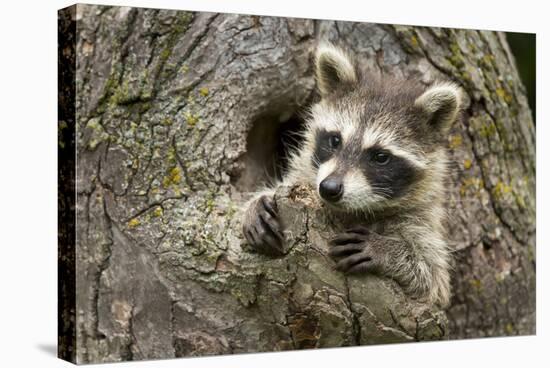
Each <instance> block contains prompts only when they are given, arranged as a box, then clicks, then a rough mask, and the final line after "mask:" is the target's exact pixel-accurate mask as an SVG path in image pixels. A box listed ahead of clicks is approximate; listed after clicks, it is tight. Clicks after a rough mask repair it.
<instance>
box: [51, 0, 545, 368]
mask: <svg viewBox="0 0 550 368" xmlns="http://www.w3.org/2000/svg"><path fill="white" fill-rule="evenodd" d="M75 8H76V9H75ZM72 11H73V13H72V15H71V13H70V12H67V11H61V12H60V16H61V17H60V29H62V28H64V29H69V30H70V29H71V27H72V26H73V27H74V25H75V24H76V38H75V39H74V40H70V39H69V40H65V39H64V40H60V45H62V44H63V41H65V42H67V46H66V48H68V49H70V48H71V45H72V47H75V49H73V54H74V56H75V57H76V72H75V74H76V76H75V83H76V91H77V93H76V99H75V104H76V105H75V106H76V122H75V121H74V119H71V117H68V118H67V117H66V118H65V119H62V118H61V117H60V120H63V121H64V124H65V125H67V124H68V125H69V128H71V129H74V127H76V138H75V142H76V155H77V165H76V254H75V257H76V258H75V259H74V262H76V269H73V271H74V272H75V273H76V290H77V292H76V296H75V297H74V305H73V309H71V308H69V307H68V306H66V305H63V306H62V307H63V312H64V313H65V314H63V316H64V320H67V321H69V320H70V317H69V316H71V317H72V318H73V320H72V321H73V323H72V324H71V322H66V326H65V327H63V326H61V327H63V328H64V329H63V332H62V331H61V330H60V334H61V335H63V336H65V338H61V339H60V355H61V356H64V357H67V358H68V359H73V360H74V359H76V361H78V362H79V363H84V362H107V361H118V360H127V359H134V360H138V359H152V358H169V357H177V356H189V355H208V354H224V353H240V352H256V351H272V350H284V349H297V348H310V347H328V346H346V345H358V344H374V343H388V342H398V341H419V340H426V339H442V338H452V339H456V338H467V337H482V336H503V335H517V334H533V333H534V332H535V132H534V130H535V129H534V124H533V121H532V119H531V115H530V111H529V108H528V106H527V101H526V97H525V91H524V88H523V86H522V84H521V82H520V80H519V77H518V74H517V71H516V67H515V63H514V60H513V57H512V55H511V53H510V50H509V49H508V46H507V43H506V41H505V38H504V36H503V34H501V33H497V32H488V31H470V30H454V29H441V28H425V27H409V26H392V25H379V24H370V23H352V22H334V21H315V20H307V19H294V18H275V17H260V16H244V15H230V14H215V13H190V12H184V11H174V10H154V9H138V8H124V7H107V6H88V5H77V6H75V7H73V8H72ZM71 25H72V26H71ZM324 38H328V39H330V40H332V41H334V42H335V43H337V44H339V45H342V46H343V47H344V48H346V49H348V50H349V51H350V53H352V54H354V55H356V56H357V59H358V61H359V62H360V63H361V64H362V65H364V67H365V68H369V69H371V70H375V71H380V72H381V73H384V74H395V73H397V74H399V75H403V76H407V77H408V76H411V77H415V78H420V79H421V80H423V81H424V82H426V83H429V82H431V81H432V80H434V79H438V78H443V79H452V80H454V81H456V82H458V83H459V84H460V85H461V86H462V87H463V88H464V90H465V92H466V95H467V96H468V97H467V98H468V103H467V107H466V109H465V113H464V119H463V121H461V122H459V123H458V124H456V125H455V126H454V128H453V130H452V134H451V135H450V137H449V150H450V152H451V157H452V168H453V169H452V177H451V182H452V183H451V185H450V186H449V189H450V190H449V193H450V195H449V206H448V207H449V213H450V216H449V220H450V221H449V230H450V244H451V246H452V248H453V249H454V271H453V286H452V290H453V298H452V301H451V305H450V307H449V308H448V310H447V311H446V315H447V316H446V317H445V315H444V313H443V312H441V311H437V310H434V309H432V308H430V307H429V306H426V305H423V304H422V303H419V302H417V301H414V300H410V299H409V298H407V297H406V296H405V295H403V293H402V292H401V291H400V289H399V288H398V287H396V285H395V284H394V283H393V281H391V280H385V279H381V278H377V277H374V276H363V277H345V276H343V275H342V274H340V273H338V272H337V271H335V270H333V269H332V264H331V262H330V261H329V260H328V259H327V257H326V256H325V254H326V245H325V243H326V242H325V241H324V238H326V236H327V234H329V233H330V231H331V226H330V223H331V221H330V219H327V218H326V216H325V215H324V214H322V213H321V212H319V211H318V210H317V209H316V206H315V198H314V196H312V195H311V194H310V193H308V190H307V188H281V189H280V190H279V191H278V192H277V195H276V200H277V202H278V204H279V208H280V213H281V217H282V219H283V222H284V223H286V224H287V228H288V229H289V231H288V233H289V234H291V235H290V238H289V242H288V244H289V253H288V254H287V255H286V256H284V257H282V258H275V259H274V258H269V257H266V256H263V255H258V254H255V253H252V252H249V251H248V250H247V249H246V247H243V244H244V239H243V237H242V236H241V225H240V210H241V209H242V207H243V203H244V201H245V200H246V199H247V198H248V196H249V192H251V191H253V190H254V189H256V188H258V187H259V185H261V184H262V182H265V181H267V180H270V178H271V179H272V178H274V177H275V176H277V175H279V174H280V166H281V165H283V166H284V158H285V156H284V148H281V147H282V144H284V142H285V138H284V137H286V136H287V135H288V134H287V133H291V132H293V131H295V130H297V129H299V127H300V118H299V112H300V111H301V110H302V109H303V108H304V107H305V106H307V104H308V103H310V102H311V101H312V99H314V98H315V93H316V92H315V81H314V77H313V70H312V51H313V50H314V48H315V45H316V43H317V42H318V40H320V39H324ZM60 47H61V46H60ZM61 54H62V53H61V51H60V55H61ZM60 57H61V56H60ZM60 63H61V61H60ZM60 65H62V66H63V68H70V65H71V64H70V63H64V64H63V63H62V64H60ZM60 88H61V87H60ZM60 95H61V96H63V95H70V92H66V93H65V94H64V93H63V91H60ZM67 100H69V101H70V98H69V97H67ZM62 101H63V100H62V99H61V98H60V104H62V103H63V102H62ZM60 127H61V122H60ZM71 129H69V131H71ZM281 137H283V138H281ZM62 138H63V136H62V135H60V140H61V139H62ZM65 139H66V138H65ZM62 143H63V142H61V141H60V146H61V144H62ZM69 148H70V145H69ZM73 149H74V147H73ZM61 151H63V149H62V148H61V147H60V152H61ZM66 165H69V164H66ZM62 167H64V166H63V165H62V164H60V169H61V168H62ZM69 194H70V193H68V192H65V196H64V195H63V194H61V193H60V203H61V202H63V199H65V200H67V196H69ZM63 203H65V202H63ZM69 207H70V206H69ZM68 218H70V217H68ZM60 226H61V225H60ZM63 231H68V232H70V231H71V229H70V227H68V228H66V229H65V230H63V229H61V228H60V251H61V252H65V251H71V248H70V247H71V244H70V236H61V233H63ZM64 234H65V233H64ZM292 234H293V235H292ZM70 258H71V255H70V254H69V255H67V257H66V258H64V259H60V267H61V266H63V267H65V268H63V270H66V269H67V267H69V271H67V275H70V273H71V270H70V266H71V263H70ZM73 266H74V265H73ZM60 270H61V268H60ZM64 274H65V273H62V272H60V275H64ZM73 277H74V273H73ZM67 280H70V279H67ZM73 284H74V280H73ZM64 285H65V286H67V285H68V286H67V287H70V285H72V284H70V281H67V284H63V282H61V284H60V290H61V287H62V286H64ZM60 293H61V296H62V297H63V296H65V297H66V296H67V295H69V296H70V295H71V293H70V291H67V292H66V293H65V294H63V293H62V292H61V291H60ZM69 304H70V303H69ZM60 306H61V304H60ZM60 312H61V310H60ZM447 320H448V322H447ZM75 321H76V322H75ZM71 333H72V334H73V335H74V336H73V337H74V339H73V338H70V337H67V336H69V335H70V334H71ZM74 340H76V343H74ZM70 349H72V350H70ZM69 351H70V352H69Z"/></svg>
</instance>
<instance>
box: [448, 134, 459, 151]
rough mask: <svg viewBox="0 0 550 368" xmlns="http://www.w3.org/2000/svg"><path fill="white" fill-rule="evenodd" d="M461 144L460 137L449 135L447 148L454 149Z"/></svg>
mask: <svg viewBox="0 0 550 368" xmlns="http://www.w3.org/2000/svg"><path fill="white" fill-rule="evenodd" d="M461 144H462V137H461V136H459V135H451V136H450V137H449V147H450V148H452V149H455V148H457V147H459V146H460V145H461Z"/></svg>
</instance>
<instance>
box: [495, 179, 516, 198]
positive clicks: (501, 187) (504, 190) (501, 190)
mask: <svg viewBox="0 0 550 368" xmlns="http://www.w3.org/2000/svg"><path fill="white" fill-rule="evenodd" d="M511 192H512V187H511V186H510V185H507V184H504V183H503V182H501V181H499V182H498V183H497V184H496V185H495V186H494V187H493V195H494V196H495V198H497V199H498V198H502V197H503V196H504V195H505V194H508V193H511Z"/></svg>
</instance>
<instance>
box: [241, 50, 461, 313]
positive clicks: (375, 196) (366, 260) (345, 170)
mask: <svg viewBox="0 0 550 368" xmlns="http://www.w3.org/2000/svg"><path fill="white" fill-rule="evenodd" d="M315 64H316V65H315V69H316V77H317V81H318V86H319V90H320V95H321V100H320V102H318V103H317V104H315V105H313V106H312V107H311V109H310V112H309V116H308V118H307V121H306V129H305V133H304V142H303V144H302V146H301V148H299V149H298V150H297V151H296V152H294V153H293V154H292V156H291V159H290V162H289V170H288V173H287V174H286V176H285V177H284V179H283V182H282V183H281V184H284V185H295V184H306V185H311V186H312V187H313V188H315V190H316V192H317V193H318V194H319V196H320V198H321V199H322V200H323V202H324V203H325V204H326V205H327V206H326V207H328V208H329V209H331V210H334V211H341V214H342V215H345V216H349V215H353V216H354V218H357V219H359V220H358V221H357V223H358V226H355V227H353V228H351V229H349V230H347V231H345V232H343V233H341V234H338V235H336V236H334V238H333V239H332V240H331V241H330V245H331V249H330V253H329V255H330V256H331V257H332V258H333V259H334V260H335V262H336V268H337V269H338V270H341V271H343V272H347V273H365V272H369V273H374V274H379V275H384V276H387V277H391V278H393V279H394V280H396V281H397V282H398V283H399V284H400V285H401V286H402V287H403V289H404V290H405V291H406V292H407V293H409V295H411V296H413V297H417V298H420V299H422V300H426V301H427V302H430V303H434V304H438V305H441V306H446V305H447V304H448V301H449V297H450V290H449V287H450V286H449V261H450V254H449V253H450V252H449V249H448V248H447V245H446V241H445V229H444V225H443V221H444V216H445V209H444V202H445V179H446V177H447V175H448V170H447V154H446V150H445V142H446V136H447V133H448V130H449V127H450V126H451V124H452V123H453V122H454V121H455V120H456V119H457V117H458V115H459V110H460V105H461V92H460V90H459V88H458V87H457V86H456V85H454V84H452V83H435V84H433V85H432V86H431V87H428V88H426V87H425V86H423V85H421V84H420V83H418V82H415V81H411V80H400V79H395V78H388V77H385V78H384V79H382V78H380V77H375V76H372V75H369V74H367V73H364V72H363V71H361V70H360V69H359V68H358V67H357V65H355V63H354V61H353V60H352V59H351V58H350V57H349V56H348V55H346V53H344V52H343V51H341V50H340V49H338V48H336V47H334V46H332V45H330V44H322V45H320V46H319V47H318V50H317V53H316V61H315ZM275 189H276V188H272V189H266V190H264V191H262V192H260V193H258V194H257V195H256V196H255V197H254V199H253V200H252V201H251V202H250V204H249V206H248V209H247V210H246V214H245V216H244V221H243V231H244V235H245V237H246V239H247V241H248V243H250V245H251V246H252V247H253V248H255V249H256V250H258V251H260V252H263V253H268V254H275V255H277V254H282V249H283V248H282V245H283V242H284V237H283V234H282V229H281V226H280V223H279V221H278V218H277V209H276V208H275V204H274V202H273V193H274V192H275ZM373 225H376V227H374V226H373ZM373 229H376V231H374V230H373Z"/></svg>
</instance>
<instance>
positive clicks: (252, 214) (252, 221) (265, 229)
mask: <svg viewBox="0 0 550 368" xmlns="http://www.w3.org/2000/svg"><path fill="white" fill-rule="evenodd" d="M243 233H244V236H245V238H246V240H247V242H248V244H250V245H251V246H252V248H253V249H254V250H256V251H257V252H259V253H264V254H268V255H272V256H280V255H283V254H284V249H283V243H284V236H283V234H282V231H281V226H280V223H279V220H278V217H277V210H276V207H275V203H274V201H273V198H269V197H268V196H265V195H264V196H262V197H260V198H259V199H258V200H256V201H254V202H252V204H251V205H250V207H249V208H248V210H247V213H246V215H245V219H244V223H243Z"/></svg>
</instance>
